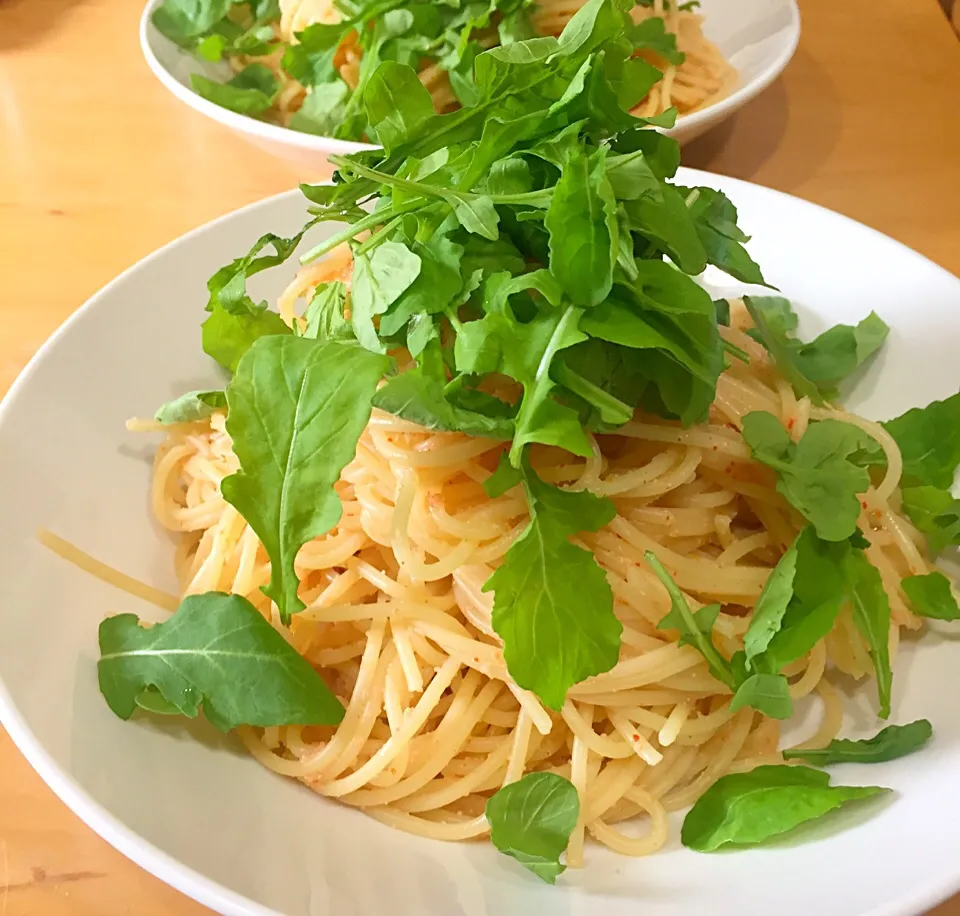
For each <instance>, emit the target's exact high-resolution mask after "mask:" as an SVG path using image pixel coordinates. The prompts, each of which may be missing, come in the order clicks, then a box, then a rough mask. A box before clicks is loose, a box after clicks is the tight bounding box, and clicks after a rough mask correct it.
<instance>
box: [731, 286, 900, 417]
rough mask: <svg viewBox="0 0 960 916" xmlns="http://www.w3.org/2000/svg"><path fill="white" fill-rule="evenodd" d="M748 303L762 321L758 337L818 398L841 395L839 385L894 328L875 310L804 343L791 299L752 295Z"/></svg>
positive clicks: (798, 385)
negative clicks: (798, 337)
mask: <svg viewBox="0 0 960 916" xmlns="http://www.w3.org/2000/svg"><path fill="white" fill-rule="evenodd" d="M744 303H745V304H746V306H747V309H748V311H749V312H750V315H751V317H752V318H753V320H754V323H755V324H756V326H757V329H756V333H754V334H753V336H754V337H756V338H757V339H758V340H759V341H760V343H762V344H763V345H764V346H765V347H766V348H767V350H768V351H769V352H770V355H771V356H773V358H774V361H775V362H776V363H777V368H778V369H780V371H781V372H782V373H783V374H784V375H785V376H786V378H787V380H788V381H789V382H790V383H791V384H792V385H793V387H794V389H795V390H796V392H797V394H798V395H801V396H806V397H809V398H811V400H813V401H814V402H815V403H823V401H824V399H833V398H836V396H837V390H836V386H837V385H839V384H840V383H841V382H843V381H844V380H845V379H846V378H848V377H849V376H850V375H851V374H853V373H854V372H855V371H856V370H857V369H858V368H860V366H861V365H863V363H864V362H866V360H868V359H869V358H870V357H871V356H873V354H874V353H876V352H877V351H878V350H879V349H880V347H882V346H883V343H884V341H885V340H886V339H887V335H888V334H889V332H890V329H889V328H888V327H887V325H886V324H885V323H884V322H883V321H882V320H881V319H880V318H879V317H878V316H877V315H876V313H875V312H871V313H870V314H869V315H868V316H867V317H866V318H864V319H863V321H861V322H860V323H859V324H858V325H856V326H850V325H845V324H838V325H835V326H834V327H832V328H830V329H829V330H827V331H824V332H823V333H822V334H821V335H820V336H819V337H817V338H815V339H814V340H812V341H811V342H810V343H804V342H803V341H801V340H797V339H796V338H795V337H794V336H793V332H794V331H795V330H796V327H797V316H796V313H795V312H794V311H793V307H792V306H791V305H790V302H789V301H788V300H787V299H783V298H780V297H777V296H748V297H746V298H745V299H744Z"/></svg>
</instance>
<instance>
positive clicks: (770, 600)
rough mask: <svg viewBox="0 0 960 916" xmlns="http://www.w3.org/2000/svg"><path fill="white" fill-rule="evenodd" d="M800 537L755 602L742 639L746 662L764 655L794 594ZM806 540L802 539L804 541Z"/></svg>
mask: <svg viewBox="0 0 960 916" xmlns="http://www.w3.org/2000/svg"><path fill="white" fill-rule="evenodd" d="M802 539H804V538H803V535H800V536H798V537H797V539H796V540H795V541H794V542H793V543H792V544H791V545H790V547H789V548H787V551H786V553H784V555H783V556H782V557H781V558H780V561H779V562H778V563H777V565H776V566H775V567H774V569H773V572H771V573H770V575H769V577H768V578H767V581H766V583H765V584H764V586H763V591H762V592H761V593H760V597H759V598H758V599H757V603H756V605H755V607H754V609H753V614H752V615H751V618H750V626H749V627H747V632H746V633H745V634H744V636H743V648H744V651H745V653H746V662H747V665H748V666H749V665H750V663H751V662H752V661H753V660H754V659H755V658H757V656H759V655H762V654H763V653H764V652H766V650H767V648H768V647H769V646H770V641H771V640H772V639H773V637H774V636H776V634H777V632H778V631H779V630H780V628H781V626H782V624H783V618H784V615H785V614H786V612H787V607H788V605H789V604H790V601H791V599H792V598H793V595H794V589H793V583H794V579H795V577H796V574H797V555H798V552H799V543H800V542H801V540H802ZM804 540H805V539H804Z"/></svg>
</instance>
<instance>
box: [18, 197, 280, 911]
mask: <svg viewBox="0 0 960 916" xmlns="http://www.w3.org/2000/svg"><path fill="white" fill-rule="evenodd" d="M298 194H299V192H298V191H297V190H291V191H284V192H282V193H280V194H275V195H273V196H272V197H268V198H266V199H264V200H260V201H256V202H254V203H252V204H248V205H247V206H245V207H241V208H239V209H237V210H232V211H230V212H229V213H225V214H223V215H222V216H218V217H217V218H215V219H213V220H210V221H209V222H207V223H204V224H203V225H202V226H198V227H197V228H196V229H192V230H191V231H189V232H187V233H185V234H184V235H181V236H179V237H178V238H176V239H174V240H173V241H171V242H168V243H167V244H166V245H164V246H163V247H161V248H158V249H157V250H156V251H153V252H151V253H150V254H149V255H147V256H146V257H144V258H141V259H140V260H139V261H137V262H136V263H135V264H132V265H131V266H130V267H128V268H127V269H126V270H124V271H123V272H122V273H121V274H119V275H118V276H117V277H115V278H114V279H113V280H111V281H110V282H109V283H107V284H106V286H104V287H102V288H101V289H100V290H98V291H97V292H96V293H94V295H93V296H91V297H90V298H89V299H88V300H87V301H86V302H85V303H84V304H83V305H81V306H80V307H79V308H78V309H77V310H76V311H75V312H73V314H71V315H70V316H69V317H68V318H67V319H66V320H65V321H64V322H63V324H61V325H60V326H59V327H58V328H57V329H56V331H54V332H53V334H51V335H50V337H49V338H47V340H46V341H45V342H44V343H43V345H42V346H41V347H40V349H39V350H37V352H36V353H35V354H34V355H33V357H31V359H30V361H29V362H28V363H27V365H26V366H25V367H24V368H23V370H22V371H21V372H20V374H19V375H18V376H17V378H16V379H15V380H14V382H13V384H12V385H11V386H10V388H9V390H8V391H7V392H6V394H5V395H4V396H3V398H2V399H0V424H2V423H3V419H4V415H5V414H6V412H7V409H8V407H9V405H10V404H11V403H12V402H13V400H14V399H15V398H16V397H17V395H18V393H19V391H20V390H21V389H22V388H24V387H25V386H26V385H27V384H28V383H29V382H30V379H31V377H32V376H33V375H34V373H35V372H36V371H37V370H38V368H39V366H40V364H41V363H42V362H43V361H44V360H45V359H46V357H47V354H48V353H49V352H50V350H51V349H53V347H54V346H55V345H56V343H57V342H58V341H59V340H60V339H61V338H62V337H64V336H65V335H66V334H68V333H69V331H70V328H71V327H72V326H73V324H74V323H75V322H77V321H79V320H80V319H81V318H82V316H83V315H84V314H85V313H86V312H88V311H90V310H91V309H93V308H95V307H96V305H97V302H98V301H99V300H100V299H101V298H103V297H105V296H107V295H109V294H110V292H111V291H112V290H113V289H114V288H115V287H117V286H119V285H120V284H122V283H123V282H124V281H125V280H126V279H127V278H128V277H129V276H131V275H132V274H134V273H135V272H136V271H138V270H139V269H140V268H141V267H142V266H143V265H145V264H147V263H149V262H151V261H153V260H155V259H158V258H161V257H163V256H164V255H165V254H166V253H167V252H168V251H170V250H172V249H174V248H177V247H179V246H181V245H187V244H190V242H191V241H192V240H193V239H194V238H195V237H196V236H198V235H201V234H203V233H205V232H207V231H208V230H211V229H213V228H214V227H215V226H217V225H218V224H220V223H222V222H226V221H227V220H230V219H233V218H234V217H235V216H236V215H237V214H238V213H244V212H249V211H255V210H258V209H261V208H262V209H269V208H270V207H271V206H273V205H274V204H275V202H277V201H279V200H280V199H283V198H287V197H290V198H293V197H295V196H297V195H298ZM0 726H2V727H3V728H4V729H6V731H7V733H8V734H9V735H10V737H11V739H12V740H13V743H14V744H15V745H16V747H17V748H18V750H19V751H20V753H22V754H23V756H24V757H25V758H26V759H27V762H28V763H29V764H30V766H31V767H33V769H34V770H36V772H37V773H38V775H39V776H40V778H41V779H42V780H43V781H44V782H45V783H46V784H47V785H48V786H49V787H50V788H51V789H52V790H53V792H54V794H55V795H56V796H57V797H58V798H59V799H60V800H61V801H62V802H63V803H64V804H65V805H66V806H67V807H68V808H69V809H70V810H71V811H72V812H73V813H74V814H76V815H77V817H79V818H80V820H82V821H83V822H84V823H85V824H86V825H87V826H88V827H90V829H91V830H93V831H94V832H95V833H97V834H98V835H99V836H101V837H102V838H103V839H105V840H106V841H107V842H108V843H109V844H110V845H111V846H113V847H114V849H116V850H117V851H118V852H120V853H122V854H123V855H124V856H126V857H127V858H128V859H130V860H132V861H133V862H135V863H136V864H137V865H139V866H140V867H141V868H143V869H144V870H145V871H147V872H149V873H150V874H152V875H154V876H155V877H157V878H159V879H160V880H161V881H163V882H164V883H165V884H169V885H170V886H171V887H174V888H176V889H177V890H178V891H180V892H181V893H183V894H186V895H187V896H188V897H190V898H192V899H193V900H196V901H197V902H198V903H201V904H203V905H204V906H207V907H210V908H211V909H212V910H214V911H215V912H217V913H222V914H227V916H281V914H279V913H277V912H276V911H274V910H271V909H268V908H266V907H263V906H261V905H260V904H257V903H254V902H253V901H251V900H249V899H247V898H246V897H242V896H241V895H239V894H237V893H235V892H233V891H231V890H229V889H228V888H226V887H224V886H223V885H221V884H219V883H217V882H215V881H212V880H211V879H209V878H207V877H205V876H204V875H202V874H200V873H199V872H197V871H194V870H193V869H191V868H189V867H188V866H186V865H184V864H183V863H182V862H180V861H178V860H177V859H175V858H173V857H172V856H170V855H168V854H167V853H165V852H163V851H162V850H161V849H159V848H157V847H156V846H154V845H153V844H152V843H148V842H147V841H145V840H144V839H142V838H141V837H140V836H138V835H137V834H136V833H134V832H133V831H132V830H130V828H128V827H127V826H126V825H125V824H123V822H122V821H120V820H119V819H118V818H116V817H114V816H113V815H112V814H110V813H109V812H108V811H107V810H106V809H105V808H104V807H103V806H102V805H100V804H99V803H98V802H96V801H95V800H94V799H93V798H92V797H91V796H90V795H89V794H88V793H87V792H85V791H84V790H83V789H81V788H80V787H79V786H78V785H77V784H76V783H75V782H74V781H73V779H72V778H71V777H70V776H69V774H67V773H65V772H64V771H63V770H62V769H61V767H60V766H59V765H58V764H57V763H56V761H54V759H53V758H52V757H51V756H50V754H49V753H48V752H47V751H46V750H45V748H44V747H43V745H42V744H41V743H40V741H39V740H38V739H37V737H36V735H35V734H34V733H33V731H32V730H31V729H30V727H29V726H28V725H27V723H26V722H25V721H24V719H23V717H22V716H21V715H20V712H19V710H18V709H17V707H16V705H15V704H14V703H13V699H12V697H11V696H10V693H9V691H8V690H7V687H6V685H5V684H4V682H3V680H2V679H0Z"/></svg>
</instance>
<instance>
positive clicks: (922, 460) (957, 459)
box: [883, 394, 960, 490]
mask: <svg viewBox="0 0 960 916" xmlns="http://www.w3.org/2000/svg"><path fill="white" fill-rule="evenodd" d="M883 427H884V429H886V431H887V432H888V433H890V435H891V436H893V438H894V439H896V441H897V445H899V446H900V453H901V454H902V456H903V475H904V477H905V478H906V479H907V480H908V481H909V482H910V483H911V484H921V485H924V486H930V487H938V488H939V489H941V490H949V489H950V487H951V486H953V478H954V474H955V473H956V470H957V465H958V464H960V394H955V395H953V396H952V397H949V398H946V399H945V400H943V401H932V402H931V403H929V404H928V405H927V406H926V407H916V408H914V409H913V410H908V411H907V412H906V413H905V414H903V415H902V416H899V417H896V418H895V419H893V420H888V421H887V422H886V423H884V424H883Z"/></svg>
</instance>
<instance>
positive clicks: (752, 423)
mask: <svg viewBox="0 0 960 916" xmlns="http://www.w3.org/2000/svg"><path fill="white" fill-rule="evenodd" d="M743 438H744V439H745V440H746V442H747V444H748V445H749V446H750V450H751V452H752V453H753V457H754V458H755V459H756V460H757V461H760V462H762V463H763V464H765V465H767V467H770V468H773V470H775V471H776V472H777V492H778V493H780V494H782V495H783V496H784V498H785V499H786V500H787V501H788V502H789V503H790V504H791V505H792V506H793V507H794V508H795V509H796V510H797V511H798V512H799V513H800V514H801V515H803V516H804V518H806V519H807V520H808V521H809V522H810V523H811V524H812V525H813V526H814V528H815V529H816V531H817V534H818V535H819V536H820V537H821V538H823V539H824V540H825V541H842V540H845V539H846V538H849V537H850V536H851V535H852V534H853V533H854V531H855V530H856V528H857V519H858V518H859V516H860V510H861V506H860V500H859V499H858V494H860V493H863V492H864V491H865V490H866V489H867V488H868V487H869V486H870V475H869V474H868V472H867V470H866V469H865V468H862V467H858V466H856V465H855V464H853V463H852V462H851V461H850V460H849V456H850V455H851V454H853V453H855V452H856V451H857V449H858V448H859V447H860V443H861V439H862V437H861V434H860V431H859V430H858V429H857V428H856V427H855V426H851V425H850V424H848V423H842V422H840V421H838V420H829V419H828V420H820V421H819V422H817V423H811V424H810V426H809V427H808V428H807V431H806V432H805V433H804V434H803V438H802V439H801V440H800V442H799V443H797V444H794V442H793V440H792V439H791V438H790V436H789V434H788V433H787V431H786V430H785V429H784V428H783V426H781V425H780V421H779V420H778V419H777V418H776V417H775V416H774V415H773V414H771V413H767V412H766V411H754V412H753V413H749V414H747V415H746V416H745V417H744V418H743Z"/></svg>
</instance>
